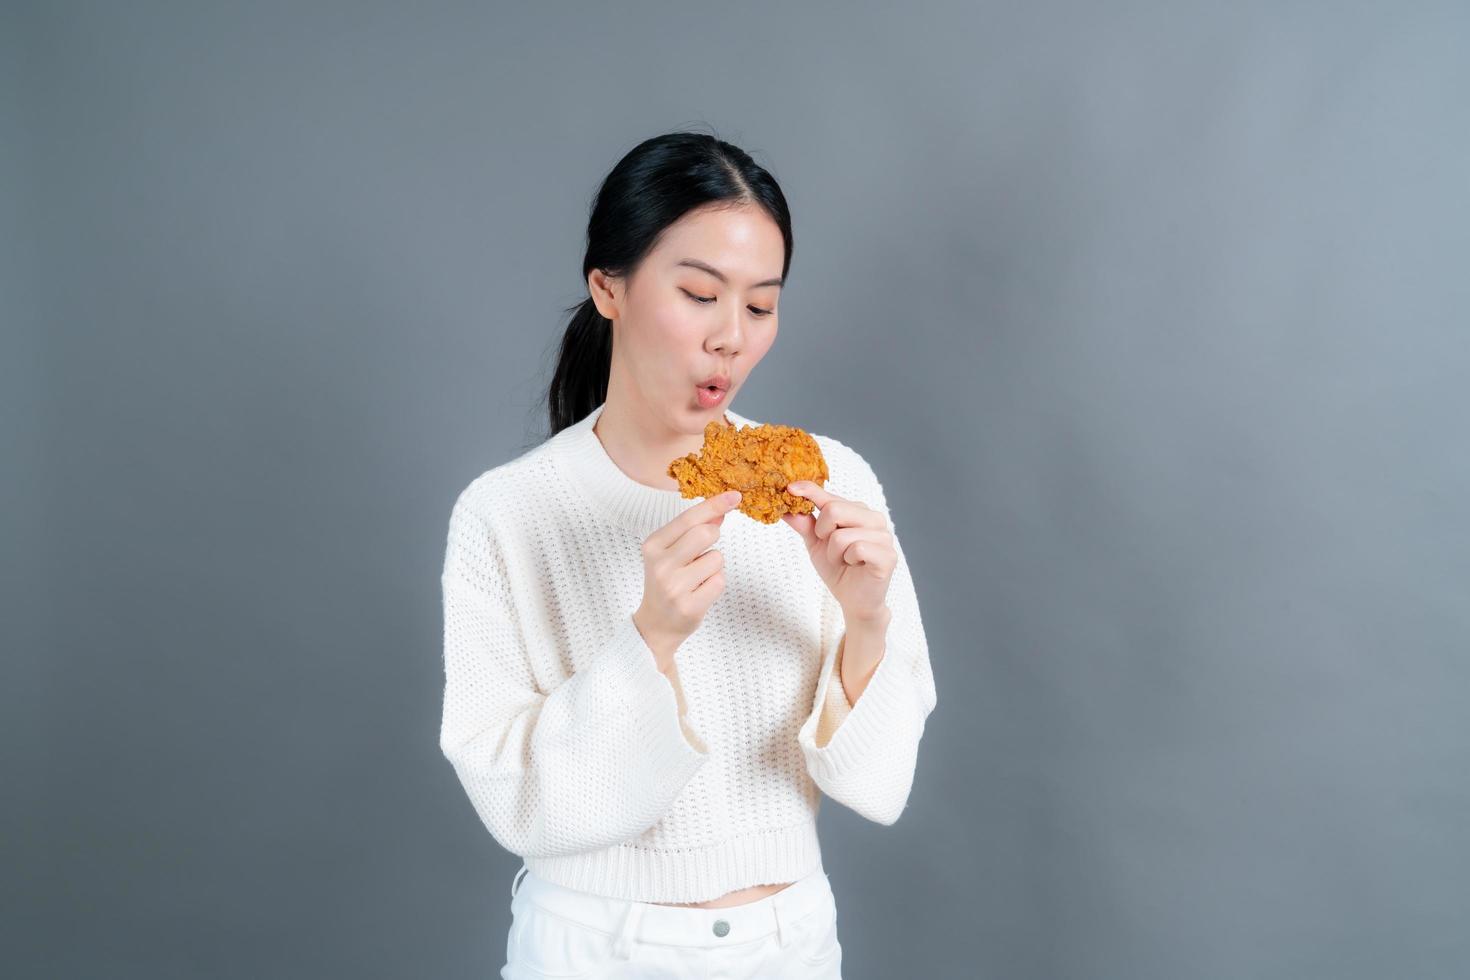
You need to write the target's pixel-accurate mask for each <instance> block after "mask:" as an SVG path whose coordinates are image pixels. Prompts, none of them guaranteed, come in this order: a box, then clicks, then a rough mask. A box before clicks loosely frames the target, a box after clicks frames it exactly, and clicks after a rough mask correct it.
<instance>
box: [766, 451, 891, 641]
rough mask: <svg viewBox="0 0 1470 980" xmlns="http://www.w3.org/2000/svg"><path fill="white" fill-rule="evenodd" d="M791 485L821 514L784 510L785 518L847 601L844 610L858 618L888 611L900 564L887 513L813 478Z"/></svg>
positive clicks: (829, 583)
mask: <svg viewBox="0 0 1470 980" xmlns="http://www.w3.org/2000/svg"><path fill="white" fill-rule="evenodd" d="M786 490H787V491H788V492H789V493H793V494H795V495H796V496H798V497H804V498H806V499H807V500H810V501H811V502H812V503H813V504H815V505H816V506H817V514H816V516H813V515H811V514H783V515H782V516H781V520H783V521H785V522H786V523H787V524H788V525H790V526H791V527H792V528H794V529H795V530H796V532H797V533H798V534H800V535H801V537H802V540H803V541H805V542H806V550H807V554H808V555H809V556H810V557H811V560H812V566H813V567H814V568H816V570H817V574H818V575H820V576H821V578H822V581H823V582H825V583H826V584H827V588H828V589H830V590H831V592H832V595H833V596H834V597H835V598H836V599H837V602H838V604H839V605H840V606H842V613H843V616H844V617H846V618H847V619H848V620H849V621H852V620H857V619H863V618H867V617H872V616H877V615H879V614H880V613H882V611H883V610H884V609H885V608H886V603H885V599H886V597H887V595H888V583H889V581H890V580H891V579H892V578H893V569H894V568H895V567H896V566H897V565H898V552H897V551H896V550H895V549H894V547H893V532H892V531H890V530H889V529H888V522H887V520H885V519H884V517H883V515H882V513H880V512H879V511H876V510H873V509H872V508H871V507H869V506H867V505H866V504H863V503H860V502H858V501H856V500H846V499H844V498H842V497H839V496H837V495H836V494H834V493H828V492H827V491H826V490H825V489H824V488H822V487H819V486H817V485H816V484H815V483H812V482H810V481H808V480H797V481H795V482H793V483H792V484H791V485H790V486H788V487H787V488H786Z"/></svg>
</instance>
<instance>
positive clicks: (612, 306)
mask: <svg viewBox="0 0 1470 980" xmlns="http://www.w3.org/2000/svg"><path fill="white" fill-rule="evenodd" d="M587 292H588V294H589V295H591V297H592V303H593V305H595V306H596V307H597V312H598V313H601V314H602V315H603V317H605V318H606V319H608V320H616V319H618V317H619V316H621V315H622V294H623V280H622V279H621V278H620V277H617V276H610V275H608V274H607V273H606V272H603V271H602V270H601V269H593V270H592V271H591V272H589V273H587Z"/></svg>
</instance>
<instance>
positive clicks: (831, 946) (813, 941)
mask: <svg viewBox="0 0 1470 980" xmlns="http://www.w3.org/2000/svg"><path fill="white" fill-rule="evenodd" d="M796 956H797V959H799V960H801V961H802V962H803V963H805V964H806V965H807V966H826V965H828V964H831V963H834V962H836V961H837V960H838V958H840V957H841V956H842V944H841V943H840V942H838V940H837V907H836V906H835V905H828V906H827V907H826V908H824V909H822V910H821V911H819V912H813V913H812V914H811V915H809V916H806V917H805V918H803V919H802V920H800V926H799V928H798V930H797V938H796Z"/></svg>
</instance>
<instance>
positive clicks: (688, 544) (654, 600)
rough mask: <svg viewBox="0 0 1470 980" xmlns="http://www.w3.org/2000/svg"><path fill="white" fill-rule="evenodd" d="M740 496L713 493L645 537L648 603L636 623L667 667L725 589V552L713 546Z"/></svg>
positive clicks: (662, 665) (645, 601)
mask: <svg viewBox="0 0 1470 980" xmlns="http://www.w3.org/2000/svg"><path fill="white" fill-rule="evenodd" d="M740 498H741V494H740V491H739V490H730V491H727V492H725V493H722V494H720V495H719V496H715V497H707V498H705V499H704V500H703V501H701V502H700V503H698V504H697V505H695V506H693V507H690V508H689V509H688V510H686V511H684V512H683V513H682V514H680V515H679V516H678V517H676V518H674V519H673V520H672V521H669V523H667V524H665V525H664V526H663V527H661V528H659V529H658V530H657V531H654V532H653V533H652V534H650V535H649V536H648V538H647V539H646V540H645V541H644V542H643V604H642V605H640V606H639V607H638V611H637V612H635V613H634V614H633V623H634V625H636V626H637V627H638V632H640V633H642V634H643V639H644V642H646V643H647V644H648V647H649V649H650V650H652V651H653V655H654V659H655V660H657V661H658V669H659V670H660V671H662V672H663V673H668V672H669V671H670V670H672V669H673V666H674V651H676V650H678V649H679V644H681V643H683V642H684V641H685V640H686V639H688V638H689V635H690V634H691V633H693V632H694V631H695V630H696V629H698V628H699V624H700V623H701V622H703V621H704V614H705V613H706V612H707V611H708V610H709V607H710V605H711V604H712V603H713V602H714V601H715V599H716V598H718V597H719V595H720V593H722V592H724V591H725V573H724V566H725V556H724V555H722V554H721V553H720V552H719V551H718V550H715V549H713V548H712V547H711V546H712V545H713V544H714V543H715V542H716V541H718V540H719V539H720V525H721V524H722V523H724V520H725V514H726V513H728V512H729V511H730V510H732V509H734V508H735V507H737V506H738V505H739V504H740ZM706 549H708V550H706Z"/></svg>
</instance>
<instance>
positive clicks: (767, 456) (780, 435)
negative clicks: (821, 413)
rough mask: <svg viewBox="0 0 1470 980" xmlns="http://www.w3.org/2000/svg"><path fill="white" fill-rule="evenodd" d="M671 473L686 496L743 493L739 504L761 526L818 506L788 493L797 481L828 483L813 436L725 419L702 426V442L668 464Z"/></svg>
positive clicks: (787, 428)
mask: <svg viewBox="0 0 1470 980" xmlns="http://www.w3.org/2000/svg"><path fill="white" fill-rule="evenodd" d="M668 473H669V476H672V477H673V478H674V479H676V480H678V481H679V493H680V495H681V496H683V497H714V496H718V495H719V494H721V493H724V492H725V491H726V490H739V491H741V492H742V493H743V494H744V497H743V498H742V499H741V501H740V507H739V508H738V509H739V510H740V512H741V513H742V514H745V515H746V516H747V517H749V518H751V519H752V520H757V521H760V522H761V523H762V524H774V523H776V522H777V521H779V520H780V519H781V516H782V515H783V514H810V513H811V512H812V511H813V509H814V506H813V504H812V502H811V501H810V500H807V499H806V498H805V497H798V496H797V495H796V494H793V493H787V492H786V487H787V486H788V485H789V484H791V483H793V482H795V481H797V480H810V481H811V482H812V483H815V484H817V485H818V486H821V485H822V484H824V483H826V481H827V461H826V460H825V459H824V458H823V457H822V450H821V448H820V447H819V446H818V445H817V441H816V440H815V439H813V438H812V437H811V434H810V433H808V432H804V431H802V430H801V429H798V428H796V427H795V426H790V425H774V424H766V425H747V426H745V427H744V428H741V429H737V428H736V427H735V426H734V425H732V424H731V423H730V422H728V421H725V420H712V421H710V422H709V423H708V424H707V425H705V427H704V446H703V447H702V448H701V449H700V451H699V452H698V453H690V454H689V455H688V456H682V457H680V458H679V459H676V460H674V461H673V462H672V463H670V464H669V470H668Z"/></svg>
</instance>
